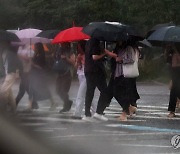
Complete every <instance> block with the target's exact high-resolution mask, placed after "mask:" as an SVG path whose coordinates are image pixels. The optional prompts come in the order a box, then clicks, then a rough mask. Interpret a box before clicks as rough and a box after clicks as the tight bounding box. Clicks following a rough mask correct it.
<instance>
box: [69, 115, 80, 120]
mask: <svg viewBox="0 0 180 154" xmlns="http://www.w3.org/2000/svg"><path fill="white" fill-rule="evenodd" d="M71 118H72V119H77V120H81V119H82V117H78V116H71Z"/></svg>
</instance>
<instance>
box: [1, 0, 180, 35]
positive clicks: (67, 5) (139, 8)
mask: <svg viewBox="0 0 180 154" xmlns="http://www.w3.org/2000/svg"><path fill="white" fill-rule="evenodd" d="M179 7H180V1H179V0H151V1H149V0H136V1H132V0H109V1H105V0H0V28H1V29H10V28H17V27H38V28H40V29H63V28H67V27H71V26H72V23H73V22H74V23H75V25H77V26H84V25H86V24H88V23H89V22H92V21H119V22H122V23H126V24H130V25H135V26H137V27H139V28H140V29H141V30H142V32H143V33H145V32H147V30H149V29H150V28H151V27H152V26H154V25H155V24H159V23H166V22H170V21H172V22H174V23H176V24H180V21H179V19H180V10H179Z"/></svg>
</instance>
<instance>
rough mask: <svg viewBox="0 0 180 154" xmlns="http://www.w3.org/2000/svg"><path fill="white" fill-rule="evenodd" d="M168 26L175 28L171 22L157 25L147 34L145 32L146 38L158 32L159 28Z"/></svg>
mask: <svg viewBox="0 0 180 154" xmlns="http://www.w3.org/2000/svg"><path fill="white" fill-rule="evenodd" d="M168 26H175V24H173V23H172V22H170V23H164V24H157V25H155V26H154V27H153V28H151V30H150V31H149V32H147V34H146V38H147V37H149V36H150V35H151V34H152V33H153V32H154V31H156V30H158V29H159V28H162V27H168Z"/></svg>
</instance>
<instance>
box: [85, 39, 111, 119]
mask: <svg viewBox="0 0 180 154" xmlns="http://www.w3.org/2000/svg"><path fill="white" fill-rule="evenodd" d="M105 55H106V53H105V51H104V49H103V50H101V47H100V41H99V40H97V39H95V38H91V39H90V40H89V41H88V42H87V45H86V50H85V77H86V83H87V90H86V96H85V116H84V117H83V120H85V121H92V120H93V119H92V118H91V116H92V115H91V111H90V109H91V104H92V100H93V97H94V92H95V89H96V87H97V88H98V89H99V91H100V96H99V100H98V105H97V110H96V113H95V114H94V115H93V117H94V118H96V119H99V120H103V121H107V120H108V119H107V118H106V117H105V116H104V115H103V111H104V108H105V106H106V104H104V100H103V98H104V97H102V96H103V95H105V93H106V88H107V83H106V73H105V67H104V64H103V58H104V56H105Z"/></svg>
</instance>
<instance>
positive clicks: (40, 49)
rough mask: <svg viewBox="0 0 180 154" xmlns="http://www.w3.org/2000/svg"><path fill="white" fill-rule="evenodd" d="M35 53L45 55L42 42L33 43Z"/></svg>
mask: <svg viewBox="0 0 180 154" xmlns="http://www.w3.org/2000/svg"><path fill="white" fill-rule="evenodd" d="M34 50H35V54H40V55H45V51H44V47H43V44H42V43H36V44H34Z"/></svg>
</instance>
